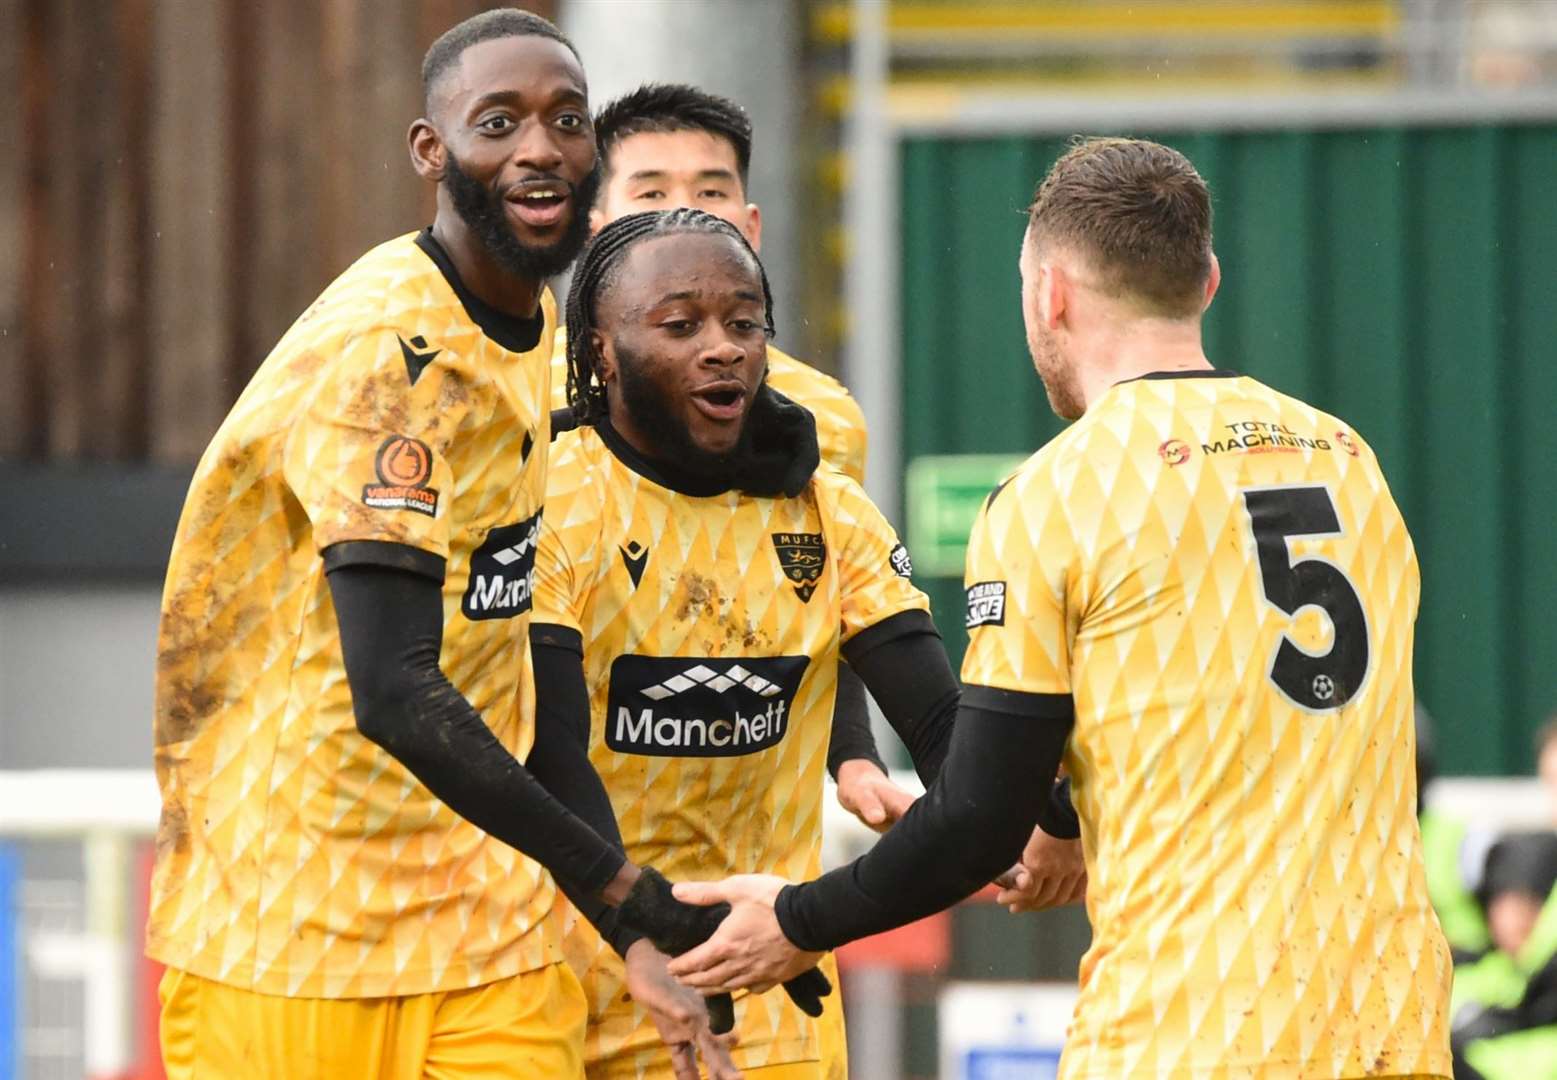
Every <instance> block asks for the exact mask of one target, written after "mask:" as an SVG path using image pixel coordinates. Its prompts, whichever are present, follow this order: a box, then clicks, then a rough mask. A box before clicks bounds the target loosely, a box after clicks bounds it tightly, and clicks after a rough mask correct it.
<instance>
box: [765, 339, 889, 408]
mask: <svg viewBox="0 0 1557 1080" xmlns="http://www.w3.org/2000/svg"><path fill="white" fill-rule="evenodd" d="M768 383H769V385H771V386H772V387H773V389H775V390H777V391H778V392H779V393H781V394H783V395H784V396H785V397H787V398H789V399H790V400H791V401H796V402H799V403H800V404H801V405H804V406H806V407H807V408H808V409H811V410H812V411H813V412H815V411H816V409H815V407H814V406H815V405H826V406H828V407H829V408H831V409H832V411H834V412H840V411H842V412H848V413H852V414H853V415H854V416H856V417H857V418H858V420H859V424H860V426H861V427H863V426H864V424H865V414H864V412H862V411H861V410H860V406H859V403H858V402H856V401H855V400H854V395H853V394H851V393H849V388H848V387H846V386H844V385H843V383H841V382H839V381H838V380H837V379H835V378H833V377H832V376H831V375H828V374H826V373H825V372H822V371H818V370H817V369H816V368H814V367H812V366H811V365H810V364H807V363H803V362H802V361H800V360H796V359H795V358H794V357H793V356H790V355H789V354H788V353H786V352H784V351H783V350H782V349H778V348H775V347H774V346H772V345H770V346H768Z"/></svg>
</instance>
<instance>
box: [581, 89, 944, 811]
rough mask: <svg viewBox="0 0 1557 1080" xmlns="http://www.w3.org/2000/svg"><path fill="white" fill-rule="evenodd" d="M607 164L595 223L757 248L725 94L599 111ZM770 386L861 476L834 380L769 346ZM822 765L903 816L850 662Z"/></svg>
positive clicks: (859, 800) (848, 804)
mask: <svg viewBox="0 0 1557 1080" xmlns="http://www.w3.org/2000/svg"><path fill="white" fill-rule="evenodd" d="M595 134H596V137H597V138H598V139H599V143H600V163H601V168H602V169H603V171H604V176H603V177H602V182H601V187H600V196H599V198H598V199H597V200H596V202H595V207H594V209H593V210H592V211H590V215H589V221H590V229H591V231H594V232H598V231H599V230H600V229H601V228H602V227H603V226H604V225H606V224H608V223H609V222H612V221H615V220H616V219H617V218H619V217H622V216H623V215H625V214H636V213H642V212H644V211H647V210H673V209H676V208H677V207H683V206H685V207H690V208H692V209H696V210H703V211H706V212H708V213H710V214H712V215H714V216H715V217H717V218H723V219H724V220H725V221H728V222H729V223H730V224H731V225H734V226H735V227H736V228H737V229H739V230H740V231H741V235H742V236H744V237H745V238H746V240H747V242H748V243H750V244H751V246H752V250H753V251H757V252H760V251H761V250H762V224H763V222H762V209H761V207H759V206H758V205H757V204H756V203H755V202H752V201H751V199H750V196H749V194H748V181H749V179H750V175H751V154H752V126H751V119H750V118H749V117H748V116H747V114H746V110H745V109H743V108H741V106H740V105H738V104H736V103H735V102H733V101H731V100H730V99H728V98H724V97H720V96H719V95H717V94H710V93H708V92H707V91H706V90H701V89H699V88H698V87H695V86H688V85H686V84H684V83H651V84H649V85H646V86H641V87H639V88H638V89H636V90H634V91H632V92H631V93H629V94H624V95H622V96H621V97H619V98H617V99H616V100H614V101H612V102H610V103H608V104H607V105H605V106H604V107H603V108H602V109H600V111H599V112H597V113H596V114H595ZM768 384H769V385H770V386H772V387H773V389H775V390H777V391H778V392H779V393H781V394H783V395H784V396H785V397H787V398H789V399H790V400H791V401H794V402H796V403H797V404H800V405H803V406H804V407H805V408H807V409H809V410H811V413H812V415H813V416H815V418H816V437H817V443H818V445H819V447H820V449H821V453H822V460H823V461H824V462H826V463H827V464H828V465H831V466H832V467H834V468H836V469H838V470H839V471H840V472H842V473H843V474H844V475H846V476H849V477H851V478H853V479H854V480H855V481H856V482H858V483H860V484H862V485H863V484H864V483H865V446H866V429H865V414H864V413H862V412H861V411H860V407H859V403H858V402H856V401H855V400H854V398H853V396H852V395H850V393H849V391H848V390H847V389H846V388H845V387H844V386H843V384H842V383H840V382H839V381H838V380H837V379H834V378H832V377H831V376H830V375H826V374H824V373H822V372H820V371H818V370H817V369H816V368H814V367H811V366H810V365H809V364H806V363H803V362H801V361H800V360H797V359H795V358H794V357H792V356H790V355H789V354H787V353H785V352H783V351H782V350H780V349H778V348H775V347H774V346H773V345H771V344H770V345H769V346H768ZM566 394H567V335H566V333H564V332H559V333H558V334H557V344H556V351H555V353H554V354H553V359H552V407H553V408H562V407H564V406H566V405H567V396H566ZM843 671H844V674H843V676H842V678H841V680H840V684H839V695H838V714H837V718H836V722H835V724H834V728H833V741H832V745H831V746H830V747H829V749H828V760H827V769H828V772H830V773H831V774H832V776H833V778H834V779H835V780H836V781H837V782H838V801H839V802H840V803H841V804H842V805H843V807H844V808H845V809H846V810H848V811H849V812H850V813H852V814H854V815H855V816H856V817H858V818H859V819H860V821H862V822H863V823H864V824H866V825H868V826H869V827H870V828H872V829H876V830H877V831H880V830H882V829H885V828H886V827H887V826H889V825H891V824H892V822H893V821H896V820H897V819H898V818H899V817H901V816H902V813H903V811H904V810H906V809H907V808H908V805H909V803H911V802H913V796H912V795H910V794H909V793H908V792H906V791H903V790H902V789H901V788H899V787H897V786H896V785H895V784H893V783H892V781H891V780H889V779H888V778H887V773H886V766H885V765H884V764H883V763H882V760H881V757H880V755H879V754H878V752H877V749H876V743H875V740H874V739H873V738H872V736H871V731H870V718H869V713H868V710H867V707H866V703H865V694H864V690H863V688H862V687H861V686H860V683H859V680H858V679H857V678H855V677H854V675H853V673H852V672H850V671H849V669H848V668H847V667H845V668H844V669H843Z"/></svg>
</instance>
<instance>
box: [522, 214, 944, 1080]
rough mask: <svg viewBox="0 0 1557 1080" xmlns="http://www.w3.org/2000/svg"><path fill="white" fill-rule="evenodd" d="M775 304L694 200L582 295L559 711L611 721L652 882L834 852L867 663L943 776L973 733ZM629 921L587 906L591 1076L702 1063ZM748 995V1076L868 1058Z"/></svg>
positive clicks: (619, 802)
mask: <svg viewBox="0 0 1557 1080" xmlns="http://www.w3.org/2000/svg"><path fill="white" fill-rule="evenodd" d="M771 311H772V308H771V302H770V299H769V297H768V290H767V281H766V278H765V276H764V275H763V273H762V269H761V265H760V263H759V262H758V261H757V258H756V256H755V254H754V253H753V252H752V251H751V249H750V248H749V246H748V245H747V243H746V242H745V240H744V239H743V237H742V235H741V234H740V233H739V232H738V231H737V230H736V229H735V228H734V227H732V226H731V225H730V224H728V223H727V222H725V221H723V220H721V219H719V218H716V217H713V216H711V215H709V214H706V213H703V212H700V211H697V210H690V209H679V210H675V211H670V212H667V213H657V214H655V213H650V214H637V215H630V216H628V217H625V218H620V219H618V220H616V221H614V222H612V223H611V224H609V225H607V226H606V227H605V228H604V229H602V230H601V232H600V233H599V234H597V236H596V237H595V239H594V240H593V241H592V242H591V244H590V246H589V248H588V249H587V250H586V253H585V255H584V257H583V260H582V261H581V264H580V267H579V269H578V270H577V271H576V273H575V275H574V280H573V291H572V293H571V294H570V297H569V303H568V326H569V330H570V340H571V346H570V353H569V364H570V368H569V379H568V386H569V396H570V398H571V399H572V401H573V415H574V416H576V417H578V418H579V419H580V420H581V421H582V424H581V426H579V427H578V428H577V429H575V430H571V431H567V432H564V433H562V434H560V435H559V436H558V437H557V440H556V442H555V444H554V446H553V449H552V466H551V467H552V474H551V477H550V479H549V480H548V483H547V496H546V498H547V518H546V526H545V528H544V530H543V532H542V537H541V544H540V553H539V555H538V556H537V566H536V608H535V615H534V619H535V622H534V625H533V626H532V631H531V633H532V645H533V649H534V656H535V667H536V682H537V695H538V705H537V724H538V725H539V726H541V727H542V728H543V729H545V730H547V731H548V732H549V728H550V726H551V725H556V726H557V727H559V728H564V729H567V730H570V731H572V732H573V733H574V736H575V737H576V738H578V739H579V740H581V741H584V740H587V742H588V745H589V751H590V758H591V760H592V761H593V763H594V765H595V767H596V769H597V770H599V772H600V774H601V776H602V777H603V778H604V780H605V783H606V789H607V791H608V792H609V794H610V798H611V805H612V808H614V812H615V816H616V817H617V818H618V819H619V821H620V824H621V830H622V836H623V839H624V841H625V843H626V847H627V851H628V855H629V857H630V858H631V859H632V860H633V861H635V862H637V863H639V864H641V865H643V866H644V867H645V871H644V873H645V876H648V875H649V874H650V871H649V869H648V867H650V866H652V867H653V868H655V870H657V871H663V872H664V873H665V874H668V875H671V876H675V877H683V878H685V877H706V878H712V877H721V876H724V875H726V874H730V873H736V872H741V871H757V870H762V871H766V872H770V873H780V874H785V875H790V876H807V875H812V874H815V873H816V872H817V871H818V869H819V859H820V844H821V819H822V791H823V789H822V781H823V772H824V769H825V765H826V757H827V750H828V743H829V736H830V730H829V729H830V727H831V724H832V718H833V704H834V695H835V691H836V685H837V674H838V671H839V666H840V665H839V660H840V657H841V656H846V657H847V658H848V660H849V663H850V664H851V665H852V666H853V667H854V668H855V670H856V671H858V672H859V674H860V675H861V677H862V678H863V679H864V681H865V683H866V685H868V686H869V687H870V689H871V691H872V692H873V693H874V694H876V696H877V699H878V701H880V703H881V705H882V708H883V710H884V711H885V712H886V714H887V717H888V719H889V720H891V721H892V722H893V724H894V726H895V727H896V728H897V729H898V730H899V732H900V733H901V734H902V735H903V737H904V741H905V742H906V743H907V744H908V745H909V747H910V751H911V752H912V753H913V755H914V758H915V761H916V763H918V765H919V766H920V768H921V771H922V772H923V773H924V774H925V775H926V776H927V777H929V776H933V774H934V772H935V771H936V769H937V768H938V762H939V759H940V757H941V756H942V755H943V754H944V750H945V746H946V742H947V739H948V738H949V734H950V720H951V716H952V714H953V712H954V711H955V706H956V699H957V685H956V680H955V678H954V677H953V675H952V672H951V669H950V666H949V664H948V662H947V660H946V656H945V652H944V650H943V649H942V647H941V642H940V639H939V637H938V635H936V633H935V630H934V626H933V624H932V623H931V621H930V618H929V613H928V605H927V601H926V599H925V597H924V595H923V594H922V593H921V592H920V591H919V590H918V589H916V588H915V587H914V586H913V585H912V584H911V583H910V581H909V573H910V566H909V563H908V559H907V552H906V551H905V550H904V549H903V547H902V545H901V544H899V543H898V542H897V539H896V536H895V535H894V533H893V531H892V529H891V527H890V526H889V525H888V524H887V522H886V521H885V519H883V518H882V516H881V514H880V512H879V511H877V510H876V508H875V506H874V505H873V504H872V503H871V502H870V501H869V499H868V498H867V497H866V496H865V494H864V492H863V491H862V490H861V489H860V487H859V485H858V484H856V483H855V482H854V481H853V480H851V479H849V478H848V477H845V476H843V475H842V474H841V473H839V472H838V471H837V470H834V469H828V468H818V457H819V454H818V450H817V445H816V436H815V425H814V421H813V419H812V417H811V414H810V413H809V412H808V411H806V410H804V409H801V408H798V407H796V406H795V405H793V404H792V403H790V402H788V401H787V400H786V399H784V398H782V397H781V396H780V395H778V394H776V393H774V392H773V391H772V389H771V387H770V386H768V385H767V384H766V383H765V382H764V379H763V376H764V373H765V372H764V369H765V364H766V344H767V334H768V333H769V332H770V331H771V326H772V314H771ZM584 718H587V725H588V726H587V727H584V726H582V724H581V722H580V721H581V720H582V719H584ZM607 812H608V813H609V812H610V810H609V809H608V810H607ZM667 889H668V886H667ZM605 939H606V941H607V942H609V944H610V945H611V947H612V948H611V949H607V948H606V947H605V944H604V943H603V942H602V939H601V936H600V935H598V934H596V933H595V932H594V931H593V930H592V929H591V928H590V927H588V926H585V925H580V926H578V927H576V928H575V930H574V932H573V933H571V934H570V935H569V939H568V945H567V949H568V954H569V958H570V960H571V961H573V962H574V963H575V965H576V966H577V967H578V968H579V969H580V970H581V971H582V972H583V979H584V982H585V987H586V991H587V993H588V996H589V999H590V1007H591V1011H592V1016H591V1025H590V1033H589V1039H588V1043H587V1065H588V1074H589V1075H590V1076H591V1077H594V1078H597V1080H605V1078H609V1080H616V1078H629V1077H630V1078H634V1080H637V1078H658V1077H662V1076H665V1075H667V1074H668V1073H669V1072H670V1070H671V1068H672V1067H673V1066H674V1065H676V1064H677V1058H676V1057H675V1056H673V1055H667V1054H666V1052H665V1051H664V1050H663V1049H662V1048H660V1047H659V1045H658V1042H659V1040H658V1039H657V1038H656V1036H655V1030H654V1026H653V1021H654V1019H655V1017H654V1015H653V1011H652V1010H648V1009H645V1008H644V1006H643V1003H641V1002H635V1001H633V1000H631V999H630V998H628V997H626V996H624V995H623V993H622V984H623V978H624V971H631V970H632V968H633V966H634V964H635V962H636V960H637V958H638V956H639V954H640V953H642V952H647V953H649V954H652V953H653V950H652V949H649V948H648V945H649V943H648V942H636V941H634V940H633V938H632V935H631V934H627V935H623V934H619V933H614V932H612V931H611V930H610V929H609V928H608V929H607V931H606V934H605ZM656 940H657V939H656ZM618 955H622V956H625V957H626V962H625V965H624V963H623V962H622V961H620V960H618V959H617V956H618ZM651 958H652V957H651ZM828 1000H829V1001H830V1002H832V1003H833V1004H834V1007H835V1006H836V997H833V998H830V999H828ZM736 1011H737V1013H738V1033H739V1037H740V1041H739V1045H738V1046H737V1047H736V1049H735V1051H734V1054H733V1057H734V1060H735V1062H736V1063H737V1064H739V1065H740V1066H741V1067H742V1068H743V1069H744V1070H745V1071H746V1075H747V1076H748V1077H751V1078H754V1080H814V1078H820V1077H824V1076H841V1075H842V1074H843V1071H844V1070H845V1068H846V1064H845V1061H844V1058H843V1054H842V1052H841V1051H842V1049H843V1047H842V1040H841V1024H840V1025H839V1028H838V1038H837V1046H838V1050H839V1053H838V1054H837V1055H836V1056H835V1057H833V1058H832V1059H831V1060H829V1059H827V1058H825V1057H824V1056H823V1054H824V1050H825V1048H824V1047H823V1046H821V1045H819V1042H820V1039H819V1032H818V1030H817V1028H818V1027H819V1026H820V1025H817V1024H813V1023H812V1022H811V1021H810V1020H808V1019H807V1018H806V1016H805V1015H803V1014H802V1013H801V1011H800V1010H798V1009H797V1008H796V1007H795V1006H794V1005H793V1004H791V1003H790V1002H789V1001H786V1000H785V999H784V997H783V996H782V995H771V996H768V997H764V998H751V997H748V998H745V999H744V1000H743V1001H740V1002H737V1003H736ZM687 1052H688V1048H682V1049H681V1050H680V1053H681V1054H682V1055H685V1054H686V1053H687ZM705 1056H706V1055H705ZM714 1064H715V1066H716V1070H717V1071H716V1073H715V1075H720V1076H722V1075H725V1073H724V1071H723V1070H724V1068H725V1064H726V1062H725V1059H724V1058H723V1056H722V1054H716V1055H715V1061H714Z"/></svg>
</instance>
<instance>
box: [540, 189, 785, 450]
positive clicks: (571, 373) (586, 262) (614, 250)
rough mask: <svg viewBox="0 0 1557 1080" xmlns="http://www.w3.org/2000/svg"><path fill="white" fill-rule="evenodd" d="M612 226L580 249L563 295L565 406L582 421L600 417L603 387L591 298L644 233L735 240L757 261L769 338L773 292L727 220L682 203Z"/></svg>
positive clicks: (609, 280) (748, 246)
mask: <svg viewBox="0 0 1557 1080" xmlns="http://www.w3.org/2000/svg"><path fill="white" fill-rule="evenodd" d="M612 225H613V227H612V228H610V229H608V230H606V231H605V232H604V233H602V234H601V235H600V236H599V237H598V238H597V239H596V240H595V242H594V243H592V244H590V245H589V247H588V248H587V249H586V250H585V252H584V256H583V258H582V259H580V260H579V263H578V267H577V269H576V270H574V272H573V288H572V290H571V291H570V292H569V294H568V309H567V321H566V324H565V325H566V326H567V328H568V338H567V346H566V348H567V363H568V368H567V370H568V378H567V394H568V404H569V405H570V406H572V408H573V412H574V415H575V416H576V417H577V418H578V419H579V420H580V421H583V422H587V421H590V420H594V419H596V418H597V417H600V416H603V415H605V412H606V392H605V385H604V384H603V383H601V382H600V379H599V378H598V376H597V375H596V374H595V368H594V354H593V344H592V342H591V341H590V339H589V335H588V329H589V328H590V327H592V326H594V325H595V310H594V309H595V298H596V297H597V296H598V295H599V293H600V291H601V289H602V288H604V287H606V286H607V285H609V284H611V283H612V279H613V275H614V274H615V273H616V272H617V270H618V268H619V267H620V265H621V261H622V256H623V255H624V254H625V253H626V251H627V250H628V248H630V247H632V245H633V244H635V243H637V242H638V241H639V240H642V239H644V238H645V237H648V236H665V235H668V234H670V233H673V232H706V233H724V234H726V235H729V236H732V237H734V238H735V239H736V240H738V241H740V243H741V245H742V246H744V247H745V248H746V250H747V251H748V252H749V253H750V254H751V256H752V259H753V260H754V261H755V262H756V264H757V273H758V276H759V277H760V278H761V280H762V295H763V327H764V329H765V330H766V332H767V336H768V337H769V338H771V337H772V336H773V299H772V297H773V291H772V289H771V288H770V287H769V286H768V272H767V271H766V270H765V269H763V266H762V262H761V260H760V259H757V253H756V251H754V250H753V249H752V247H751V244H750V243H749V242H748V241H747V239H746V237H745V236H744V235H742V233H741V232H740V231H739V230H738V229H736V228H735V226H733V225H731V224H730V223H729V222H727V221H725V220H723V219H722V218H718V217H715V216H713V215H712V214H708V213H705V212H703V211H701V210H693V209H689V208H686V207H682V208H679V209H676V210H670V211H667V212H664V213H655V212H652V211H648V212H644V213H637V214H631V215H628V216H627V217H624V218H619V219H618V220H617V221H615V222H613V223H612Z"/></svg>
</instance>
